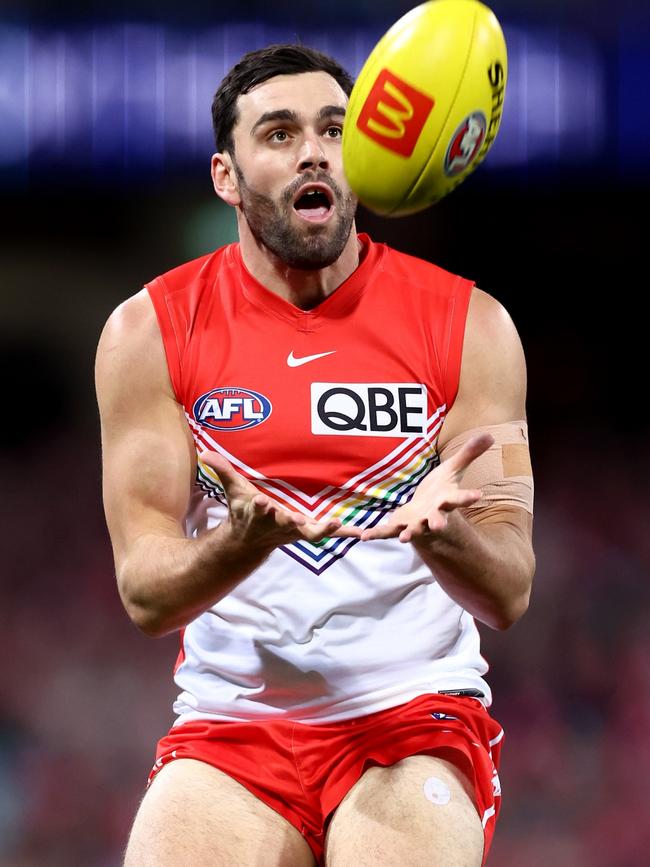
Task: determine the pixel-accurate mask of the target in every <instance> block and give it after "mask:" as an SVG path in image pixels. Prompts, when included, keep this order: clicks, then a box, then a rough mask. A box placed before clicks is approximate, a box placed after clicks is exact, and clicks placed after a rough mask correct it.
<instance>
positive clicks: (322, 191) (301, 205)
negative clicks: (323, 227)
mask: <svg viewBox="0 0 650 867" xmlns="http://www.w3.org/2000/svg"><path fill="white" fill-rule="evenodd" d="M333 199H334V197H333V194H332V191H331V190H330V188H329V187H327V186H326V185H325V184H305V186H304V187H302V188H301V189H300V190H298V195H297V196H296V199H295V200H294V203H293V207H294V210H295V211H296V212H297V213H298V214H299V215H300V216H301V217H302V218H303V220H309V222H311V223H323V222H325V220H327V219H328V217H329V216H330V214H331V213H332V211H333V210H334V208H333V205H334V201H333Z"/></svg>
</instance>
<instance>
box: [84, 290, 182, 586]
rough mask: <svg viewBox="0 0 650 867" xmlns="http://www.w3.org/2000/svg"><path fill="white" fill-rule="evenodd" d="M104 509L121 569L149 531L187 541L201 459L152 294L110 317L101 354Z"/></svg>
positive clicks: (141, 296) (99, 395)
mask: <svg viewBox="0 0 650 867" xmlns="http://www.w3.org/2000/svg"><path fill="white" fill-rule="evenodd" d="M95 374H96V387H97V400H98V403H99V411H100V417H101V427H102V456H103V478H104V508H105V510H106V520H107V524H108V529H109V533H110V535H111V541H112V543H113V550H114V553H115V561H116V567H117V569H118V573H119V564H120V562H121V561H122V559H123V558H124V556H125V555H126V554H127V553H128V551H129V548H130V546H131V545H132V543H133V542H134V541H135V540H136V539H137V538H138V537H139V536H141V535H142V534H144V533H155V534H160V535H167V536H179V537H180V536H183V535H184V534H183V528H182V521H183V518H184V516H185V513H186V510H187V505H188V501H189V494H190V488H191V484H192V480H193V477H194V472H195V467H196V455H195V450H194V447H193V444H192V438H191V435H190V432H189V428H188V425H187V421H186V419H185V416H184V413H183V409H182V407H181V406H179V404H178V403H177V401H176V400H175V397H174V394H173V391H172V386H171V383H170V380H169V374H168V370H167V363H166V360H165V353H164V349H163V344H162V339H161V336H160V331H159V329H158V324H157V321H156V317H155V313H154V309H153V305H152V303H151V300H150V298H149V295H148V293H147V292H146V290H143V291H142V292H139V293H138V294H137V295H135V296H133V298H130V299H129V300H128V301H125V302H124V303H123V304H122V305H120V307H118V308H117V309H116V310H115V311H114V312H113V314H112V315H111V316H110V318H109V320H108V322H107V323H106V326H105V328H104V331H103V333H102V336H101V338H100V341H99V346H98V349H97V361H96V368H95Z"/></svg>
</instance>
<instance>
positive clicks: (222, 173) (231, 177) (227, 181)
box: [210, 151, 241, 208]
mask: <svg viewBox="0 0 650 867" xmlns="http://www.w3.org/2000/svg"><path fill="white" fill-rule="evenodd" d="M210 174H211V175H212V185H213V186H214V191H215V193H216V194H217V195H218V196H219V198H220V199H223V200H224V202H226V204H228V205H232V207H233V208H236V207H237V205H239V204H240V203H241V197H240V195H239V183H238V181H237V173H236V172H235V166H234V164H233V160H232V157H231V156H230V154H229V153H228V152H227V151H224V152H223V153H217V154H213V155H212V160H211V163H210Z"/></svg>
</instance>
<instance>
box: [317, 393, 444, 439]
mask: <svg viewBox="0 0 650 867" xmlns="http://www.w3.org/2000/svg"><path fill="white" fill-rule="evenodd" d="M426 430H427V390H426V387H425V386H424V385H422V384H421V383H410V382H409V383H404V382H312V384H311V432H312V433H313V434H318V435H326V436H341V435H343V436H357V437H364V436H365V437H367V436H380V437H399V436H403V437H406V436H423V435H424V434H426Z"/></svg>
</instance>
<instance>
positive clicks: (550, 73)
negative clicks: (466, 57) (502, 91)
mask: <svg viewBox="0 0 650 867" xmlns="http://www.w3.org/2000/svg"><path fill="white" fill-rule="evenodd" d="M504 30H505V33H506V41H507V44H508V51H509V66H510V74H509V83H508V90H507V94H506V102H505V110H504V116H503V125H502V129H501V131H500V133H499V136H498V137H497V140H496V142H495V145H494V147H493V149H492V151H491V154H490V158H489V159H488V160H487V167H488V168H497V167H516V166H524V165H529V164H531V163H532V164H535V163H538V162H542V163H543V162H551V163H557V164H572V163H582V164H585V163H588V162H589V161H590V160H595V159H596V158H598V156H599V155H600V154H601V152H602V149H603V147H604V141H605V135H604V132H605V120H604V118H605V116H606V105H605V100H606V92H605V85H604V81H605V72H604V64H603V60H602V58H601V57H600V56H599V54H598V52H597V50H596V48H595V47H594V46H593V44H592V43H591V42H590V41H589V40H588V39H587V38H585V37H580V36H577V35H576V34H572V35H571V36H570V37H568V36H562V35H560V34H558V33H555V32H548V31H541V30H535V31H533V30H526V31H524V30H522V29H514V28H508V27H507V26H505V27H504ZM381 36H382V32H381V31H379V30H377V31H375V30H373V29H371V28H346V29H343V28H330V29H323V28H320V29H313V30H310V31H306V30H301V31H300V32H296V31H295V30H293V29H292V28H291V27H289V26H288V25H287V26H286V27H283V26H279V25H275V26H274V25H267V24H264V23H261V22H259V23H246V24H224V25H222V26H219V27H214V28H213V29H209V30H207V31H206V30H205V29H203V30H199V29H196V30H191V29H190V30H186V31H185V32H182V33H181V32H179V31H177V30H174V29H173V28H171V27H166V26H164V25H162V24H151V23H147V24H144V23H140V24H138V23H122V24H113V25H105V26H94V27H93V26H86V27H77V28H75V29H69V30H67V31H51V30H50V31H47V30H43V29H39V30H35V29H31V30H30V29H29V28H27V27H22V28H21V27H2V26H1V25H0V112H1V116H2V118H3V123H2V127H3V130H2V135H1V136H0V167H9V166H17V165H20V164H26V163H28V162H29V163H34V161H38V164H39V165H42V164H53V165H56V166H57V167H63V168H65V169H66V170H72V171H74V170H84V169H88V168H92V169H94V170H96V171H103V170H104V169H108V170H110V171H115V170H117V171H122V172H125V171H126V172H129V170H131V169H132V170H137V171H138V173H142V172H143V171H148V172H152V173H154V174H156V173H160V172H161V171H162V170H163V169H164V168H165V167H167V166H170V165H180V166H183V165H198V164H200V163H203V164H205V161H206V160H207V159H208V157H209V155H210V153H211V151H212V149H213V143H212V129H211V122H210V105H211V102H212V96H213V94H214V91H215V90H216V88H217V86H218V84H219V82H220V80H221V79H222V77H223V75H224V74H225V72H227V70H228V69H229V68H230V67H231V66H232V65H233V64H234V63H235V62H236V61H237V60H238V59H239V58H240V57H241V55H242V54H243V53H245V52H246V51H249V50H251V49H253V48H258V47H261V46H264V45H267V44H270V43H271V42H281V41H295V40H296V39H300V40H301V41H302V42H304V43H306V44H308V45H312V46H314V47H316V48H320V49H322V50H324V51H327V52H329V53H330V54H332V55H334V56H335V57H336V58H337V59H338V60H339V61H340V62H341V63H342V64H343V65H344V66H346V67H347V68H348V69H349V70H350V72H352V73H353V74H354V75H356V74H358V72H359V71H360V69H361V67H362V65H363V63H364V61H365V58H366V57H367V56H368V54H369V53H370V51H371V50H372V48H373V47H374V45H375V44H376V42H377V41H378V39H379V38H380V37H381ZM634 62H637V63H639V61H638V60H637V61H634V60H633V59H631V60H630V61H629V63H627V65H626V66H625V67H624V68H625V69H628V68H629V72H630V76H629V77H630V79H634V76H635V75H636V72H635V68H634V67H633V63H634ZM646 72H647V70H646ZM624 95H625V94H623V96H624Z"/></svg>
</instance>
